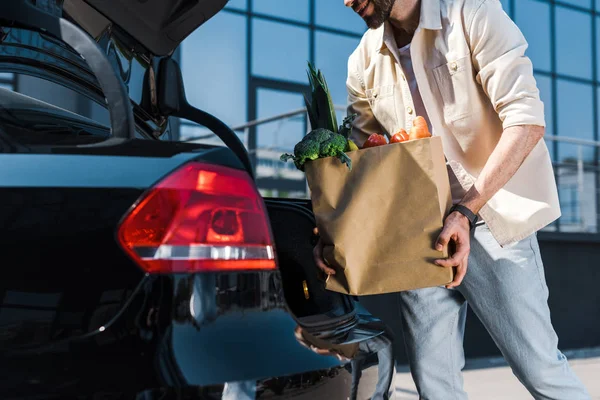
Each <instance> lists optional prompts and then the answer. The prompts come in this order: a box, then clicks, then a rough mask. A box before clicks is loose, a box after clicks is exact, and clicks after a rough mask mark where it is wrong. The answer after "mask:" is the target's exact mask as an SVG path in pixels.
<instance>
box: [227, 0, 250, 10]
mask: <svg viewBox="0 0 600 400" xmlns="http://www.w3.org/2000/svg"><path fill="white" fill-rule="evenodd" d="M226 7H228V8H237V9H238V10H246V9H247V8H248V4H247V1H246V0H229V1H228V2H227V6H226Z"/></svg>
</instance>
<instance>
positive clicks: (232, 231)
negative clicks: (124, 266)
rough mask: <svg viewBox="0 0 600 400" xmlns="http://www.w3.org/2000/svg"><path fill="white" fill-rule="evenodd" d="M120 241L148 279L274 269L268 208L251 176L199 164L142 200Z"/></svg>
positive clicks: (179, 172)
mask: <svg viewBox="0 0 600 400" xmlns="http://www.w3.org/2000/svg"><path fill="white" fill-rule="evenodd" d="M118 240H119V243H120V245H121V246H122V247H123V249H125V251H126V252H127V253H128V254H129V255H130V256H131V257H132V258H133V259H134V260H135V261H136V262H137V264H138V265H139V266H140V267H141V268H142V269H144V270H145V271H146V272H148V273H168V272H204V271H232V270H236V271H239V270H270V269H274V268H276V261H275V254H274V249H273V238H272V234H271V229H270V225H269V222H268V219H267V213H266V208H265V205H264V202H263V199H262V197H261V196H260V194H259V193H258V191H257V189H256V187H255V185H254V182H253V181H252V179H251V178H250V176H249V175H248V174H247V173H246V172H243V171H239V170H235V169H231V168H227V167H222V166H216V165H211V164H204V163H200V162H191V163H188V164H185V165H184V166H183V167H181V168H179V169H178V170H176V171H175V172H174V173H172V174H170V175H169V176H167V177H166V178H164V179H163V180H162V181H160V182H159V183H158V184H157V185H156V186H154V187H153V188H151V189H150V190H149V191H148V192H147V193H146V194H144V196H142V198H140V199H139V200H138V202H137V203H136V204H135V205H134V206H133V207H132V209H131V210H130V211H129V212H128V213H127V215H126V216H125V217H124V219H123V221H122V223H121V225H120V226H119V230H118Z"/></svg>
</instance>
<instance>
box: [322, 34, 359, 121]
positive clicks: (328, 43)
mask: <svg viewBox="0 0 600 400" xmlns="http://www.w3.org/2000/svg"><path fill="white" fill-rule="evenodd" d="M359 41H360V39H358V38H350V37H346V36H340V35H336V34H331V33H326V32H317V33H316V37H315V47H316V48H315V66H316V67H317V68H318V69H320V70H321V71H322V72H323V74H324V75H325V79H326V80H327V86H329V90H330V92H331V98H332V100H333V103H334V104H335V105H339V106H344V107H345V106H346V104H347V103H348V101H347V97H348V92H347V91H346V76H347V74H348V57H349V56H350V54H351V53H352V52H353V51H354V49H355V48H356V46H357V45H358V42H359ZM337 114H338V122H339V123H341V119H343V117H344V116H345V115H346V111H339V110H338V112H337Z"/></svg>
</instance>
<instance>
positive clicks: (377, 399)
mask: <svg viewBox="0 0 600 400" xmlns="http://www.w3.org/2000/svg"><path fill="white" fill-rule="evenodd" d="M373 353H377V385H376V386H375V392H374V393H373V395H372V396H371V400H388V399H390V396H391V394H392V392H391V390H390V387H391V384H392V378H393V377H394V351H393V348H392V335H391V332H386V333H385V334H383V335H380V336H376V337H374V338H373V339H370V340H367V341H366V342H362V343H360V345H359V347H358V354H357V355H356V356H355V357H354V358H353V359H352V361H351V362H350V365H351V367H352V386H351V390H350V400H356V399H357V395H358V384H359V382H360V378H361V377H362V370H363V368H365V362H366V361H367V358H368V357H369V356H370V355H371V354H373Z"/></svg>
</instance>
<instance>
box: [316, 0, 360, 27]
mask: <svg viewBox="0 0 600 400" xmlns="http://www.w3.org/2000/svg"><path fill="white" fill-rule="evenodd" d="M315 7H316V24H317V25H319V26H324V27H327V28H333V29H340V30H343V31H348V32H354V33H364V32H365V31H366V30H367V26H366V25H365V22H364V21H363V19H362V18H361V17H360V16H359V15H358V14H356V13H355V12H354V11H352V9H351V8H348V7H346V6H344V2H343V0H315Z"/></svg>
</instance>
